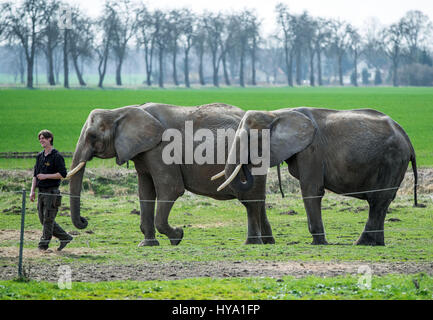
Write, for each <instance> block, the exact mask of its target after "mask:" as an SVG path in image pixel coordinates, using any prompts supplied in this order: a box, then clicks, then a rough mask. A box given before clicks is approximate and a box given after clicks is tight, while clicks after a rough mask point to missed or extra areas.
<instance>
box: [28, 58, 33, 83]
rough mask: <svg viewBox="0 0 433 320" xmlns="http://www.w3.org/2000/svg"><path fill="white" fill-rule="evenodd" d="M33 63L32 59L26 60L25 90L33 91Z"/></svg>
mask: <svg viewBox="0 0 433 320" xmlns="http://www.w3.org/2000/svg"><path fill="white" fill-rule="evenodd" d="M33 63H34V58H30V59H27V88H29V89H33Z"/></svg>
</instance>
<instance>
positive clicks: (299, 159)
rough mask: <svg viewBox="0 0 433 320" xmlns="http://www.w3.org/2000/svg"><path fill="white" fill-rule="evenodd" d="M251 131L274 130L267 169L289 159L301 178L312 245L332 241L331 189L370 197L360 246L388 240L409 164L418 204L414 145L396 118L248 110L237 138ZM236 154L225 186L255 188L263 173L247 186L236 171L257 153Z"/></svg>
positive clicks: (370, 112)
mask: <svg viewBox="0 0 433 320" xmlns="http://www.w3.org/2000/svg"><path fill="white" fill-rule="evenodd" d="M252 129H256V130H258V131H259V132H260V133H262V136H263V132H265V131H263V130H264V129H267V130H268V131H267V132H268V134H269V136H270V138H269V139H268V144H267V146H268V150H269V152H268V153H269V167H274V166H277V165H278V166H279V165H280V164H281V163H284V162H286V163H287V165H288V170H289V173H290V174H291V175H292V176H293V177H295V178H296V179H298V180H299V183H300V188H301V193H302V197H303V202H304V207H305V210H306V213H307V218H308V219H307V220H308V228H309V232H310V233H311V235H312V237H313V242H312V244H313V245H325V244H328V243H327V240H326V235H325V231H324V226H323V222H322V213H321V201H322V198H323V196H324V194H325V189H327V190H330V191H332V192H334V193H337V194H342V195H346V196H350V197H355V198H358V199H362V200H366V201H367V202H368V204H369V214H368V220H367V223H366V225H365V228H364V230H363V232H362V233H361V235H360V237H359V238H358V240H357V241H356V242H355V244H357V245H371V246H384V245H385V239H384V220H385V216H386V213H387V209H388V207H389V205H390V203H391V202H392V201H393V200H394V198H395V196H396V193H397V190H398V188H399V187H400V185H401V182H402V180H403V178H404V175H405V173H406V170H407V168H408V164H409V162H411V163H412V168H413V174H414V178H415V179H414V181H415V186H414V201H415V206H418V204H417V195H416V192H417V190H416V187H417V179H418V174H417V167H416V156H415V151H414V148H413V146H412V143H411V141H410V139H409V137H408V135H407V134H406V132H405V131H404V130H403V128H402V127H401V126H400V125H399V124H398V123H397V122H395V121H394V120H392V119H391V118H390V117H389V116H387V115H385V114H383V113H381V112H379V111H376V110H372V109H359V110H342V111H337V110H330V109H320V108H311V107H299V108H286V109H280V110H276V111H247V112H246V113H245V115H244V117H243V119H242V121H241V123H240V125H239V128H238V130H237V133H236V141H237V140H239V139H240V136H241V133H244V134H245V135H247V136H248V137H250V136H251V132H252ZM250 138H251V137H250ZM235 145H236V144H233V146H235ZM264 146H266V145H264ZM262 149H263V146H262ZM247 151H249V150H248V149H247ZM236 152H239V148H238V149H236V148H234V147H232V148H231V150H230V154H229V158H230V157H231V156H233V154H234V153H236ZM237 156H239V155H237ZM236 159H237V160H236V162H235V163H234V164H233V163H232V164H230V163H228V164H227V165H226V167H225V170H224V175H225V177H226V178H227V180H226V182H225V183H224V185H222V186H221V187H220V188H219V190H221V189H222V190H224V188H225V187H226V186H227V185H230V188H231V189H234V190H242V191H243V192H246V191H247V190H248V189H249V188H251V186H254V179H255V178H257V177H258V176H257V175H248V176H247V177H248V178H250V179H252V180H253V181H248V183H245V184H244V185H243V184H239V182H238V181H237V180H239V178H238V177H237V176H236V175H237V172H238V171H239V168H240V167H242V168H243V169H244V171H245V170H247V171H249V170H251V169H252V168H253V167H254V166H253V165H252V163H253V162H254V161H255V159H254V158H253V157H251V155H249V158H248V161H246V162H245V163H242V162H240V161H239V159H238V158H236ZM222 175H223V174H222V173H221V174H220V175H218V177H220V176H222Z"/></svg>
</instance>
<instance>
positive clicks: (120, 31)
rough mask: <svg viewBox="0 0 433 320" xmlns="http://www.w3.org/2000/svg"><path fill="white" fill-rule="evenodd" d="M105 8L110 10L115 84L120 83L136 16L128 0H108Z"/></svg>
mask: <svg viewBox="0 0 433 320" xmlns="http://www.w3.org/2000/svg"><path fill="white" fill-rule="evenodd" d="M106 8H107V10H109V11H111V13H110V16H111V19H112V21H111V23H112V27H113V29H112V39H111V41H110V44H111V47H112V50H113V54H114V56H115V58H116V85H118V86H121V85H122V65H123V61H124V60H125V56H126V50H127V46H128V42H129V41H130V40H131V38H132V37H133V36H134V35H135V32H136V30H137V21H138V20H137V16H136V11H135V10H134V8H133V4H132V3H131V1H130V0H109V1H107V3H106Z"/></svg>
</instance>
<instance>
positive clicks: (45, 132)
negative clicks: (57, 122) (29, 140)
mask: <svg viewBox="0 0 433 320" xmlns="http://www.w3.org/2000/svg"><path fill="white" fill-rule="evenodd" d="M41 135H43V136H44V138H45V139H47V140H48V138H51V141H50V143H51V145H53V143H54V136H53V133H52V132H51V131H50V130H47V129H44V130H41V131H40V132H39V133H38V139H39V138H40V136H41Z"/></svg>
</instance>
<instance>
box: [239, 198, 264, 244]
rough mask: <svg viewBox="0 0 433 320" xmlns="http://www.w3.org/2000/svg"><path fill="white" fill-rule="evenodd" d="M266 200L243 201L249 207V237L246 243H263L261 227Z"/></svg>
mask: <svg viewBox="0 0 433 320" xmlns="http://www.w3.org/2000/svg"><path fill="white" fill-rule="evenodd" d="M259 203H260V204H263V206H264V202H248V201H247V202H242V204H243V205H244V206H245V208H246V209H247V216H248V237H247V240H246V241H245V244H263V240H262V227H261V208H260V206H261V205H259Z"/></svg>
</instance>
